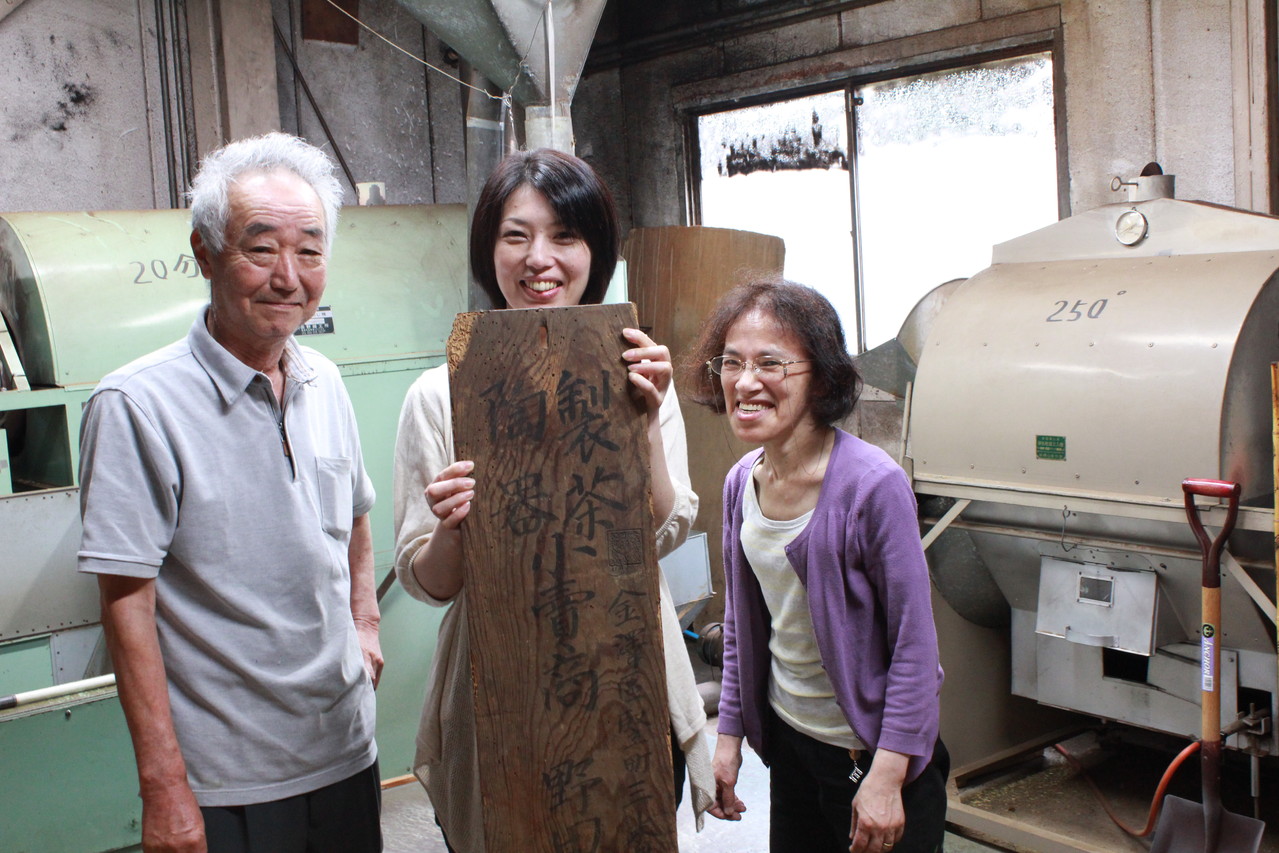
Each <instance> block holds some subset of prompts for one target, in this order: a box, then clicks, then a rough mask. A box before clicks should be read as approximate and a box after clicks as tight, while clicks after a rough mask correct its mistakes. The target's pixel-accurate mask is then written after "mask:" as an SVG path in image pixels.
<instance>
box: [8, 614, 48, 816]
mask: <svg viewBox="0 0 1279 853" xmlns="http://www.w3.org/2000/svg"><path fill="white" fill-rule="evenodd" d="M52 686H53V657H52V655H51V654H50V652H49V638H48V636H44V637H33V638H31V639H29V640H17V641H14V642H11V643H0V696H8V695H10V694H13V693H24V692H26V691H28V690H38V689H40V688H41V687H52ZM0 754H3V753H0ZM0 802H3V800H0Z"/></svg>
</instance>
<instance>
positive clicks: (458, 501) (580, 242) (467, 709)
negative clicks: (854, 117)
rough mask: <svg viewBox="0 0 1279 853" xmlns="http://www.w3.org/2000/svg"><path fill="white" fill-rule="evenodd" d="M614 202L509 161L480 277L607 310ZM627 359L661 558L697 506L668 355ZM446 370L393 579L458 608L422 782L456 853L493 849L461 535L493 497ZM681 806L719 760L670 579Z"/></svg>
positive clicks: (434, 678)
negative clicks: (467, 447) (463, 455)
mask: <svg viewBox="0 0 1279 853" xmlns="http://www.w3.org/2000/svg"><path fill="white" fill-rule="evenodd" d="M618 249H619V231H618V225H617V216H616V214H615V213H614V208H613V198H612V195H611V194H610V193H609V191H608V189H607V187H605V185H604V184H603V183H602V182H601V181H600V179H599V177H598V176H597V175H596V174H595V172H594V171H593V170H592V169H591V167H590V166H589V165H587V164H586V163H585V162H583V161H582V160H579V159H578V158H576V157H573V156H572V155H569V154H564V153H561V152H559V151H552V150H550V149H539V150H536V151H529V152H521V153H517V154H512V155H510V156H508V157H507V158H506V159H504V160H503V161H502V162H501V163H500V164H499V165H498V167H497V168H496V169H495V170H494V171H493V173H492V174H491V175H490V176H489V178H488V180H487V181H486V182H485V184H484V188H483V189H482V190H481V192H480V196H479V199H478V201H477V203H476V208H475V214H474V217H473V220H472V222H471V238H470V252H471V269H472V272H473V273H474V275H475V278H476V280H477V281H478V282H479V283H480V285H481V286H482V287H483V288H484V290H485V291H486V292H487V293H488V294H489V296H490V297H491V298H492V299H493V302H494V304H495V305H498V306H501V307H503V308H557V307H568V306H573V305H579V304H593V303H599V302H601V301H603V299H604V292H605V290H606V289H607V287H608V283H609V280H610V278H611V277H612V275H613V268H614V267H615V266H616V264H617V256H618ZM624 334H625V336H626V340H625V341H618V358H619V359H621V360H623V361H625V362H626V363H627V365H628V370H629V375H630V381H631V384H632V385H633V386H634V387H635V389H636V391H637V392H638V393H639V395H640V396H641V397H642V398H643V399H644V401H645V403H646V405H647V409H648V438H649V459H648V460H646V461H647V462H648V464H649V467H650V470H651V472H652V489H653V509H654V516H655V518H656V519H658V520H660V522H661V523H660V526H659V527H658V529H657V531H656V537H657V554H658V556H659V557H661V556H665V555H666V554H668V553H670V552H671V551H672V550H674V549H675V548H676V547H677V546H678V545H679V544H680V543H681V542H683V541H684V539H685V537H686V536H687V535H688V529H689V527H690V526H691V525H692V523H693V519H694V518H695V517H696V515H697V495H696V494H694V493H693V490H692V487H691V486H690V484H689V477H688V451H687V448H686V446H685V442H684V419H683V416H682V415H681V414H680V410H679V403H678V402H677V400H676V398H675V394H674V393H671V392H670V381H671V372H672V370H671V359H670V353H669V352H668V351H667V348H666V347H664V346H660V345H658V344H656V343H654V342H653V340H652V339H650V338H649V337H648V336H647V335H645V334H644V333H643V332H642V331H640V330H639V329H626V330H624ZM449 402H450V398H449V378H448V368H447V366H440V367H436V368H433V369H431V370H428V371H426V372H425V373H424V374H422V376H421V377H419V378H418V380H417V381H416V382H414V383H413V385H412V387H411V388H410V389H409V392H408V395H407V396H406V398H405V400H404V408H403V410H402V411H401V413H400V424H399V433H398V435H397V437H396V445H395V483H394V493H395V494H394V499H395V571H396V575H397V576H398V577H399V580H400V582H401V584H403V586H404V588H405V589H406V590H407V591H408V592H409V594H410V595H412V596H413V597H415V598H418V599H421V600H422V601H425V602H427V603H429V604H434V605H436V606H440V607H442V606H444V605H446V604H452V607H450V608H449V611H448V612H447V613H446V614H445V615H444V619H443V621H442V622H441V624H440V634H439V639H438V642H437V643H436V647H435V660H434V662H433V664H432V667H431V676H430V682H429V683H428V685H427V695H426V705H425V707H424V708H423V709H422V723H421V726H420V728H419V730H418V737H417V756H416V758H415V760H414V768H413V769H414V772H415V774H416V775H417V777H418V779H420V780H421V782H422V784H423V785H424V786H425V787H426V790H427V793H428V794H429V795H430V798H431V803H432V805H433V806H434V808H435V814H436V820H437V821H438V822H439V824H440V827H441V828H442V830H443V831H444V834H445V844H446V846H447V847H448V848H449V849H450V850H451V851H454V853H481V851H483V850H484V831H483V829H484V820H483V811H482V803H481V801H480V785H479V778H478V755H477V746H476V740H475V738H476V728H475V710H474V699H473V697H472V694H471V656H470V655H471V653H470V644H469V639H468V636H467V627H466V595H465V590H464V589H463V575H462V545H461V541H462V534H461V530H460V529H459V525H460V524H461V523H462V522H463V520H464V519H465V518H466V516H467V514H468V513H469V512H470V510H471V501H472V499H473V498H474V497H475V495H476V494H477V492H479V491H480V490H482V489H484V488H485V484H484V483H481V482H477V481H476V480H475V479H474V478H473V477H472V472H473V470H474V464H473V463H472V462H470V461H467V460H458V459H457V458H456V456H455V454H454V450H453V421H452V416H451V413H450V407H449ZM659 582H660V586H661V613H662V632H663V645H664V647H665V651H666V682H667V698H668V704H669V710H670V717H671V740H672V747H673V750H672V753H673V754H672V759H673V763H674V771H675V780H674V781H675V802H676V803H677V804H678V802H679V799H680V795H681V794H682V791H683V784H684V771H685V765H686V764H687V769H688V777H689V781H690V787H691V795H690V799H691V800H692V805H693V808H694V812H695V814H696V815H697V821H698V823H699V824H700V823H701V815H702V812H703V811H704V810H705V809H706V807H707V806H708V805H709V804H710V799H711V785H712V780H711V770H710V755H709V752H708V750H707V747H706V743H705V740H704V739H703V738H702V736H701V729H702V727H703V726H704V725H705V723H706V715H705V712H704V710H703V707H702V699H701V697H700V695H699V694H698V692H697V685H696V683H695V682H694V679H693V670H692V665H691V663H690V662H689V658H688V652H687V650H686V649H685V646H684V641H683V637H682V635H681V633H680V627H679V620H678V617H677V616H676V614H675V608H674V605H673V604H672V603H671V597H670V592H669V591H668V589H667V586H666V581H665V579H664V578H661V577H660V574H659Z"/></svg>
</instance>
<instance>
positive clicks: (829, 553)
mask: <svg viewBox="0 0 1279 853" xmlns="http://www.w3.org/2000/svg"><path fill="white" fill-rule="evenodd" d="M762 452H763V451H762V450H755V451H752V452H750V453H748V454H746V455H745V456H743V457H742V459H741V460H740V461H739V462H738V463H737V465H736V466H735V467H734V468H733V469H732V470H731V471H730V472H729V474H728V477H727V478H725V480H724V568H725V573H724V574H725V592H726V598H725V603H724V611H725V616H724V685H723V692H722V694H721V696H720V701H719V731H720V732H721V733H723V734H728V735H736V736H739V737H741V736H745V737H746V739H747V741H748V742H749V743H750V745H751V747H752V748H754V750H755V751H756V752H757V753H758V754H759V755H760V757H761V758H763V759H764V761H765V763H767V762H768V760H769V758H768V757H769V752H768V748H769V744H768V740H767V737H766V732H765V727H764V724H763V723H764V719H765V716H766V713H767V711H768V680H769V658H770V653H769V650H768V640H769V633H770V629H769V624H770V617H769V614H768V608H767V606H766V605H765V604H764V596H763V593H761V591H760V588H759V582H758V581H757V580H756V579H755V573H754V571H753V570H752V569H751V567H750V564H749V563H748V562H747V561H746V557H745V556H744V555H743V554H742V543H741V528H742V493H743V490H744V489H745V488H747V487H748V486H749V485H750V484H751V482H752V481H751V473H750V472H751V470H752V469H753V468H754V466H755V463H756V462H757V461H758V459H759V456H760V454H761V453H762ZM786 556H787V558H789V560H790V563H791V565H792V566H793V567H794V569H795V573H796V574H798V575H799V579H800V581H801V582H802V583H803V584H804V587H805V589H806V590H807V592H808V607H809V611H810V612H811V613H812V617H813V631H814V633H815V634H816V635H817V648H818V651H819V653H820V654H821V659H822V665H823V667H825V669H826V672H827V674H828V675H829V676H830V680H831V684H832V685H833V687H834V688H835V699H836V701H837V702H838V703H839V706H840V708H842V709H843V711H844V715H845V716H846V717H847V718H848V722H849V725H851V726H852V728H853V731H854V732H856V733H857V736H858V737H859V738H861V740H862V742H863V743H865V744H866V745H867V746H868V747H870V748H871V749H877V748H879V747H883V748H885V749H890V750H893V751H894V752H901V753H905V754H907V755H909V756H911V759H910V767H909V770H908V771H907V775H906V779H907V781H911V780H913V779H915V778H916V777H917V776H918V775H919V774H920V772H922V771H923V769H924V767H925V766H926V765H927V764H928V761H929V759H930V758H931V757H932V752H933V743H934V742H935V741H936V739H937V730H938V724H939V720H938V717H939V704H938V700H939V694H940V692H941V683H942V670H941V665H940V663H939V662H938V659H937V630H936V628H935V626H934V625H933V611H932V603H931V584H930V582H929V578H928V566H927V563H926V562H925V561H924V552H923V549H922V548H921V547H920V541H919V523H918V521H917V510H916V505H915V495H914V494H913V493H912V492H911V488H910V483H909V481H908V480H907V479H906V475H905V472H903V471H902V469H901V468H900V467H898V465H897V464H896V463H895V462H893V460H892V459H891V458H889V456H888V454H886V453H884V452H883V451H882V450H880V449H879V448H877V447H875V446H874V445H871V444H868V443H866V442H865V441H862V440H861V439H860V438H857V437H855V436H852V435H849V434H848V433H846V432H844V431H842V430H836V431H835V444H834V447H833V448H832V450H831V455H830V461H829V463H828V464H827V467H826V477H825V479H824V480H823V482H822V487H821V492H820V494H819V495H818V497H817V506H816V508H815V509H814V511H813V516H812V519H811V520H810V521H809V522H808V526H807V527H805V528H804V531H803V532H802V533H800V534H799V536H798V537H796V538H795V540H794V541H793V542H791V543H790V544H789V545H787V546H786ZM810 568H811V569H812V571H811V573H810V571H809V569H810Z"/></svg>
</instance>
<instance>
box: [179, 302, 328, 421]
mask: <svg viewBox="0 0 1279 853" xmlns="http://www.w3.org/2000/svg"><path fill="white" fill-rule="evenodd" d="M208 310H209V309H208V306H205V309H204V310H203V311H201V312H200V315H199V316H198V317H196V319H195V322H194V323H192V324H191V332H190V334H188V335H187V340H188V341H190V344H191V352H192V353H193V354H194V355H195V359H196V361H198V362H199V363H200V366H201V367H203V368H204V370H205V372H206V373H208V374H209V378H210V379H212V380H213V384H214V385H216V386H217V389H218V393H219V394H221V395H222V400H223V402H225V403H226V404H227V405H228V406H230V405H232V404H234V403H235V401H236V400H238V399H239V398H240V395H242V394H243V393H244V392H245V390H246V389H247V388H248V387H249V384H250V383H251V382H253V379H254V377H257V376H261V375H262V374H261V372H260V371H258V370H255V369H254V368H252V367H249V366H248V365H247V364H245V363H244V362H242V361H240V360H239V359H238V358H236V357H235V356H234V355H232V354H231V353H230V351H228V350H227V349H226V347H224V346H222V344H220V343H218V342H217V341H216V340H215V339H214V337H213V335H212V334H210V333H209V329H208V326H207V325H206V324H205V315H206V314H207V312H208ZM280 365H281V367H282V368H283V369H284V376H285V378H286V379H290V380H292V381H294V382H300V383H309V382H311V381H312V380H313V379H315V376H316V373H315V370H314V369H312V367H311V365H310V364H308V363H307V360H306V356H304V355H303V354H302V348H301V347H299V346H298V344H297V341H296V340H294V339H293V337H292V336H290V337H289V339H288V340H287V341H286V342H285V344H284V353H283V355H282V356H281V357H280Z"/></svg>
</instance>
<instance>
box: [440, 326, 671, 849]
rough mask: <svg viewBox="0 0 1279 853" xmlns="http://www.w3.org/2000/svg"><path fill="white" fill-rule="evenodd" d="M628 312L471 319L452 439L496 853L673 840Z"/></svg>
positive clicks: (648, 510) (488, 825)
mask: <svg viewBox="0 0 1279 853" xmlns="http://www.w3.org/2000/svg"><path fill="white" fill-rule="evenodd" d="M635 326H636V322H635V311H634V308H633V307H632V306H631V305H597V306H582V307H576V308H547V309H528V310H509V309H508V310H501V311H489V312H484V313H471V314H460V315H458V318H457V320H456V322H455V323H454V327H453V334H452V335H451V336H450V338H449V342H448V359H449V377H450V385H451V388H452V404H453V431H454V443H455V446H456V448H457V456H458V458H459V459H471V460H473V461H474V462H475V473H474V477H475V480H476V483H477V485H476V490H475V491H476V497H475V501H474V502H473V504H472V506H471V512H470V515H468V516H467V519H466V521H465V522H464V523H463V525H462V531H463V537H462V542H463V548H464V550H465V559H466V569H465V571H466V576H465V584H466V586H465V590H466V593H465V594H466V600H467V619H468V624H469V631H470V642H471V665H472V679H473V685H474V690H475V710H476V728H477V735H478V738H477V739H478V744H479V764H480V792H481V794H482V797H483V801H484V837H485V846H486V849H487V850H488V851H489V853H513V851H520V853H524V851H533V853H543V851H545V853H606V851H607V852H608V853H611V851H622V850H625V851H630V853H643V851H654V853H656V851H663V853H667V851H672V850H675V849H677V846H678V844H677V841H676V833H675V810H674V791H673V789H672V786H671V779H672V769H671V747H670V715H669V711H668V709H667V704H666V678H665V663H664V660H665V658H664V653H663V649H662V633H661V623H660V618H661V617H660V610H659V600H658V579H657V572H658V571H659V568H658V566H657V559H656V554H655V553H654V548H655V543H654V525H653V517H652V516H653V513H652V507H651V503H650V500H651V499H650V496H649V470H648V455H649V450H648V439H647V432H646V414H645V412H644V407H643V404H642V403H641V402H639V401H638V400H637V399H636V398H635V397H633V395H632V393H631V391H630V384H629V382H628V381H627V378H626V375H627V369H626V363H625V361H624V360H623V359H622V357H621V354H622V351H623V350H625V349H627V348H628V346H629V345H628V344H627V343H626V341H625V340H624V339H623V337H622V329H623V328H626V327H635Z"/></svg>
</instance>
